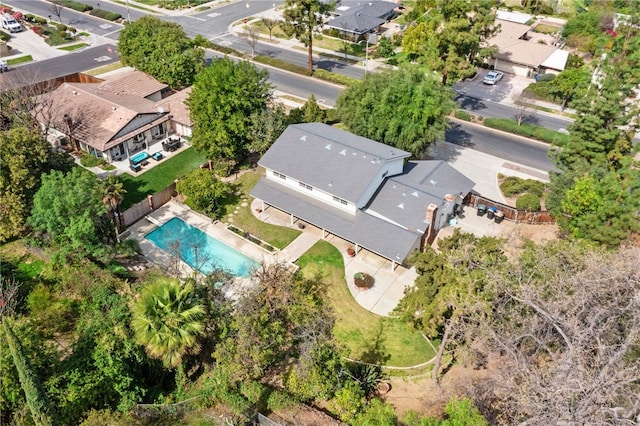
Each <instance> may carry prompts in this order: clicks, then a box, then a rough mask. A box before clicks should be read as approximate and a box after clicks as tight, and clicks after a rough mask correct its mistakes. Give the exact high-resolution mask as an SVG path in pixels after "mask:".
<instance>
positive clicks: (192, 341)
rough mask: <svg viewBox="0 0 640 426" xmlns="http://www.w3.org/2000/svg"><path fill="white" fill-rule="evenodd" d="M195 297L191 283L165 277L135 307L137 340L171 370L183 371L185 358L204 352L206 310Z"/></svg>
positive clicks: (149, 288) (133, 324) (143, 294)
mask: <svg viewBox="0 0 640 426" xmlns="http://www.w3.org/2000/svg"><path fill="white" fill-rule="evenodd" d="M192 296H193V286H192V285H191V284H181V283H180V281H178V280H175V279H168V278H163V279H160V280H158V281H156V282H155V283H152V284H150V285H148V286H146V287H145V288H143V289H142V292H141V293H140V296H139V298H138V299H137V300H136V301H135V302H134V303H133V305H132V309H131V310H132V312H133V319H132V321H131V325H132V327H133V330H134V331H135V334H136V340H137V341H138V343H140V344H141V345H143V346H144V347H145V348H146V350H147V353H148V354H149V356H151V357H153V358H159V359H161V360H162V361H163V362H164V364H165V365H166V366H167V367H170V368H176V367H179V368H180V367H181V366H182V357H183V356H184V355H186V354H188V353H198V352H199V351H200V347H199V345H198V336H200V335H202V334H203V333H204V322H203V321H202V319H203V316H204V313H205V310H204V307H203V306H202V305H200V304H198V303H196V301H195V300H194V299H193V297H192Z"/></svg>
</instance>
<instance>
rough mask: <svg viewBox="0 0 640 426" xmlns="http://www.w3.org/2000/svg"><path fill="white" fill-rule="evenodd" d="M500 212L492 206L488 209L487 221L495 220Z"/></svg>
mask: <svg viewBox="0 0 640 426" xmlns="http://www.w3.org/2000/svg"><path fill="white" fill-rule="evenodd" d="M497 211H498V209H496V208H495V207H493V206H491V207H489V208H488V209H487V219H493V218H494V217H495V215H496V212H497Z"/></svg>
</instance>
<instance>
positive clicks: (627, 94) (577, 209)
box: [547, 14, 640, 247]
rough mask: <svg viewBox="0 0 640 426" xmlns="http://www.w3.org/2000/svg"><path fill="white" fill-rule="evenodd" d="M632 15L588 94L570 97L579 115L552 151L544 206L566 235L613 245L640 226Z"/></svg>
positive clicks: (638, 48) (639, 57) (636, 43)
mask: <svg viewBox="0 0 640 426" xmlns="http://www.w3.org/2000/svg"><path fill="white" fill-rule="evenodd" d="M637 23H638V18H637V14H636V15H634V16H632V17H631V18H630V21H629V23H628V24H622V25H620V26H619V27H618V31H619V32H620V36H619V37H618V38H616V39H615V41H614V43H613V46H612V49H611V51H610V52H608V53H606V54H605V55H603V56H602V58H601V60H600V63H599V64H598V68H597V69H598V71H597V72H596V73H595V77H594V79H593V82H592V84H591V87H590V91H589V92H588V94H587V96H585V97H584V98H581V99H579V100H576V101H574V106H575V108H576V111H577V112H578V118H577V119H576V120H575V122H574V123H573V124H572V125H571V126H570V127H569V130H570V132H571V133H570V138H569V142H568V143H567V144H566V145H565V146H562V147H559V148H558V149H556V150H555V151H554V152H553V153H552V158H553V160H554V162H555V164H556V166H557V167H558V169H559V170H560V172H558V173H551V176H550V177H551V184H550V188H551V194H550V196H549V198H548V204H547V205H548V207H549V210H550V211H551V213H552V214H553V215H554V216H555V218H556V220H557V221H558V224H559V225H560V226H561V228H562V229H563V230H564V231H565V232H566V233H567V234H569V235H571V236H573V237H576V238H584V239H588V240H591V241H596V242H599V243H601V244H605V245H607V246H612V247H613V246H617V245H619V244H620V243H621V242H623V241H624V240H626V239H627V238H628V237H629V235H630V233H631V232H633V231H636V230H638V229H640V220H639V217H638V215H637V212H638V210H640V196H639V195H640V184H639V182H640V173H639V171H638V168H637V165H636V164H635V160H634V157H633V155H634V148H633V138H634V135H635V134H636V132H637V130H638V124H637V120H636V117H637V115H638V107H637V105H636V103H635V102H630V101H629V99H632V98H633V97H635V95H636V90H637V87H638V85H639V84H640V67H639V66H638V65H637V64H638V63H640V62H639V61H640V53H639V52H640V30H638V26H637Z"/></svg>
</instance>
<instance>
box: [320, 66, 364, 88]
mask: <svg viewBox="0 0 640 426" xmlns="http://www.w3.org/2000/svg"><path fill="white" fill-rule="evenodd" d="M313 76H314V77H316V78H319V79H320V80H324V81H329V82H331V83H336V84H342V85H343V86H349V85H351V84H353V83H355V82H356V81H358V80H356V79H355V78H353V77H349V76H346V75H342V74H336V73H333V72H330V71H327V70H322V69H317V70H315V71H314V72H313Z"/></svg>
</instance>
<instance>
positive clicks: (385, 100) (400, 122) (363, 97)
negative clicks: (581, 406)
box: [337, 66, 455, 157]
mask: <svg viewBox="0 0 640 426" xmlns="http://www.w3.org/2000/svg"><path fill="white" fill-rule="evenodd" d="M454 106H455V103H454V102H453V92H452V91H451V90H450V89H448V88H446V87H442V85H441V84H439V83H438V82H437V81H436V80H435V79H434V78H433V77H432V76H430V75H425V73H424V72H423V71H421V70H419V69H418V68H416V67H411V66H410V67H405V68H401V69H399V70H386V71H383V72H380V73H369V74H367V76H366V77H365V78H364V79H363V80H361V81H359V82H356V83H354V84H352V85H350V86H349V87H347V89H345V90H344V91H343V92H342V94H340V97H339V98H338V101H337V108H338V116H339V117H340V120H342V122H344V124H346V125H347V127H348V128H349V131H351V132H353V133H355V134H357V135H360V136H364V137H367V138H370V139H374V140H377V141H380V142H383V143H386V144H389V145H393V146H395V147H397V148H400V149H403V150H405V151H409V152H410V153H412V154H413V155H414V156H416V157H418V156H420V155H421V154H423V153H424V152H425V151H426V150H427V148H428V147H429V146H430V145H431V144H432V143H434V142H436V141H437V140H440V139H442V138H443V137H444V132H445V130H446V128H447V127H448V121H447V116H448V115H449V113H450V112H451V111H452V110H453V108H454Z"/></svg>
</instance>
